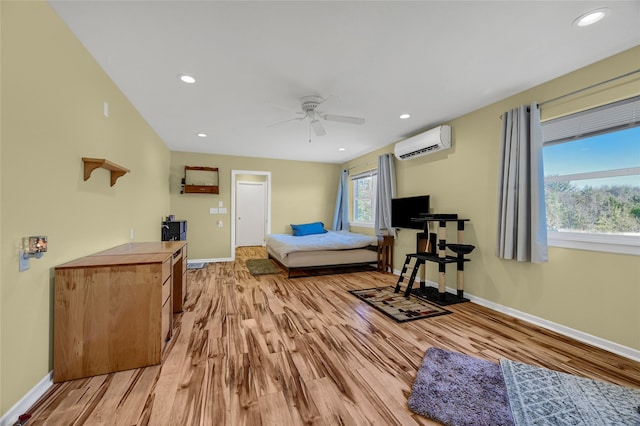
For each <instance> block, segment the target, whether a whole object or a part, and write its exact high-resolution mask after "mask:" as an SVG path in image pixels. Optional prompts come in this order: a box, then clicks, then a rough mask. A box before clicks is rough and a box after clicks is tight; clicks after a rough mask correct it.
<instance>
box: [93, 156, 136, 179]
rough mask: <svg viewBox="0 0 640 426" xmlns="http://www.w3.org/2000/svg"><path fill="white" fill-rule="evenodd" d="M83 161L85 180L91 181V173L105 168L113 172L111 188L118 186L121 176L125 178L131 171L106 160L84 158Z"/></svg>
mask: <svg viewBox="0 0 640 426" xmlns="http://www.w3.org/2000/svg"><path fill="white" fill-rule="evenodd" d="M82 161H83V162H84V180H87V179H89V177H90V176H91V172H93V171H94V170H95V169H99V168H103V169H106V170H109V171H110V172H111V186H113V185H115V184H116V180H118V178H119V177H120V176H124V175H125V174H126V173H129V172H130V171H131V170H129V169H126V168H124V167H122V166H119V165H117V164H116V163H112V162H111V161H109V160H105V159H104V158H87V157H82Z"/></svg>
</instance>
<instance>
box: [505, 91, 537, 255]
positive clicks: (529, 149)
mask: <svg viewBox="0 0 640 426" xmlns="http://www.w3.org/2000/svg"><path fill="white" fill-rule="evenodd" d="M496 255H497V256H498V257H500V258H502V259H515V260H518V261H528V262H533V263H541V262H546V261H547V259H548V257H547V220H546V211H545V205H544V170H543V162H542V132H541V129H540V110H539V109H538V105H537V104H535V103H533V104H531V105H530V106H529V107H527V106H521V107H519V108H516V109H513V110H511V111H509V112H506V113H504V114H503V115H502V145H501V148H500V170H499V176H498V233H497V245H496Z"/></svg>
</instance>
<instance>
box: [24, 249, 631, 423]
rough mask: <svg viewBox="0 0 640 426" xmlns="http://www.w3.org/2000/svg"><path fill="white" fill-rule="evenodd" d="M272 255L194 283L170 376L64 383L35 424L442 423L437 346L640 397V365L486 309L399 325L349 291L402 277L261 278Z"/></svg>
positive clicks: (143, 372) (221, 266)
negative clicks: (432, 370)
mask: <svg viewBox="0 0 640 426" xmlns="http://www.w3.org/2000/svg"><path fill="white" fill-rule="evenodd" d="M260 257H266V256H265V251H264V249H262V248H244V249H241V250H238V253H237V260H236V261H235V262H226V263H217V264H209V265H208V266H207V267H206V268H205V269H201V270H197V271H189V273H188V274H189V276H188V280H189V287H188V299H187V304H186V308H185V311H184V313H183V314H180V316H179V320H178V321H177V324H176V330H175V335H174V338H173V339H172V341H171V342H170V347H169V350H168V352H167V353H166V355H165V359H164V362H163V364H162V365H158V366H153V367H147V368H142V369H137V370H130V371H124V372H118V373H114V374H108V375H103V376H97V377H92V378H88V379H81V380H74V381H69V382H64V383H59V384H55V385H53V386H52V388H51V389H50V390H49V391H48V392H47V394H46V395H45V396H44V397H43V398H42V399H41V400H40V401H38V402H37V403H36V404H35V405H34V407H33V408H32V410H31V411H30V413H31V414H32V415H33V417H32V419H31V420H30V421H29V423H28V425H29V426H31V425H40V424H51V425H80V424H87V425H147V424H148V425H234V426H235V425H251V426H252V425H286V426H291V425H302V424H314V425H367V424H372V425H432V424H437V423H434V422H431V421H429V420H427V419H425V418H422V417H420V416H418V415H416V414H413V413H411V412H410V411H409V410H408V409H407V406H406V401H407V397H408V395H409V392H410V390H411V384H412V383H413V380H414V378H415V375H416V372H417V370H418V367H419V365H420V363H421V361H422V358H423V357H424V353H425V351H426V350H427V348H429V347H431V346H438V347H442V348H446V349H450V350H456V351H460V352H464V353H467V354H471V355H475V356H478V357H481V358H484V359H488V360H492V361H497V360H498V359H499V358H501V357H504V358H510V359H513V360H516V361H520V362H525V363H530V364H535V365H539V366H543V367H547V368H551V369H555V370H559V371H564V372H568V373H573V374H578V375H581V376H586V377H590V378H595V379H600V380H605V381H609V382H612V383H617V384H621V385H625V386H631V387H640V363H637V362H633V361H630V360H628V359H625V358H622V357H619V356H616V355H613V354H610V353H607V352H605V351H602V350H600V349H597V348H593V347H590V346H588V345H585V344H582V343H579V342H576V341H573V340H571V339H568V338H565V337H562V336H559V335H556V334H554V333H552V332H548V331H545V330H543V329H540V328H538V327H535V326H532V325H530V324H527V323H524V322H521V321H518V320H515V319H512V318H510V317H507V316H505V315H502V314H499V313H496V312H494V311H491V310H489V309H486V308H484V307H481V306H479V305H476V304H473V303H463V304H458V305H454V306H450V307H449V308H448V309H449V310H451V311H453V314H451V315H443V316H439V317H433V318H429V319H423V320H417V321H413V322H409V323H404V324H398V323H395V322H393V321H392V320H390V319H389V318H387V317H385V316H383V315H381V314H380V313H378V312H376V311H375V310H373V309H372V308H370V307H369V306H368V305H366V304H365V303H363V302H361V301H359V300H358V299H357V298H355V297H354V296H352V295H351V294H349V293H347V290H350V289H357V288H371V287H380V286H384V285H395V282H396V280H397V277H395V276H393V275H391V274H381V273H378V272H364V273H355V274H342V275H329V276H321V277H313V278H296V279H287V278H286V275H285V274H280V275H263V276H260V277H254V276H252V275H251V274H249V272H248V271H247V269H246V267H245V260H246V259H251V258H260Z"/></svg>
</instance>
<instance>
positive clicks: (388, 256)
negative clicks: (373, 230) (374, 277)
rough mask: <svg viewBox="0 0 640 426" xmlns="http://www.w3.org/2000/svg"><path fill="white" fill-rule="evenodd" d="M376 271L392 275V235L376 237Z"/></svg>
mask: <svg viewBox="0 0 640 426" xmlns="http://www.w3.org/2000/svg"><path fill="white" fill-rule="evenodd" d="M378 271H379V272H387V271H389V272H391V273H393V235H378Z"/></svg>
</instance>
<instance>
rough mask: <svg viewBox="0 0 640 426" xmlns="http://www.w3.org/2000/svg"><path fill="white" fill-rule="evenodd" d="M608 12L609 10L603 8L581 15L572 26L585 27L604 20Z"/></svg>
mask: <svg viewBox="0 0 640 426" xmlns="http://www.w3.org/2000/svg"><path fill="white" fill-rule="evenodd" d="M608 11H609V9H607V8H606V7H603V8H600V9H596V10H592V11H590V12H587V13H583V14H582V15H580V16H578V17H577V18H576V19H575V20H574V21H573V25H575V26H577V27H586V26H588V25H592V24H595V23H596V22H598V21H600V20H601V19H602V18H604V17H605V15H606V14H607V12H608Z"/></svg>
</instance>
